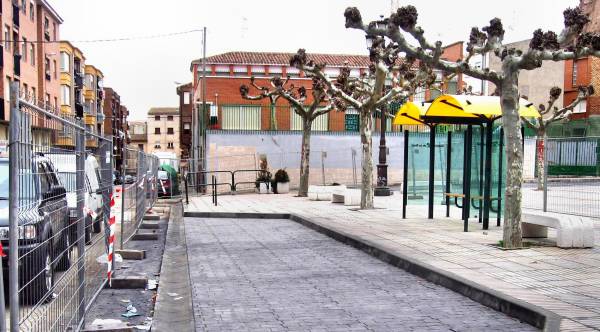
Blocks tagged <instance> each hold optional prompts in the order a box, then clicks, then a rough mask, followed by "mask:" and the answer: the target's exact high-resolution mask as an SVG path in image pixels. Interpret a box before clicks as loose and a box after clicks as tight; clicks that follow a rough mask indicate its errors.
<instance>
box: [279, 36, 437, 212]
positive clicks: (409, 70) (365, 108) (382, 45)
mask: <svg viewBox="0 0 600 332" xmlns="http://www.w3.org/2000/svg"><path fill="white" fill-rule="evenodd" d="M369 51H370V54H369V58H370V61H371V64H370V65H369V70H368V71H366V72H365V73H363V74H362V75H360V76H359V77H354V76H351V75H350V73H351V70H350V68H349V67H348V66H347V65H346V66H344V67H343V68H341V70H340V74H339V75H338V76H337V78H335V79H332V78H330V77H329V76H328V75H327V74H326V73H325V70H324V69H325V66H326V64H324V63H321V64H318V63H314V61H310V60H309V59H308V58H307V56H306V53H305V50H304V49H300V50H298V52H297V53H296V55H294V56H293V57H292V58H291V60H290V65H291V66H294V67H296V68H298V69H300V70H302V71H304V72H305V73H306V75H308V76H310V77H314V78H317V79H319V80H320V81H321V82H322V83H323V84H324V85H325V88H326V91H327V94H328V95H329V96H330V98H331V101H332V103H333V104H334V106H335V108H336V109H337V110H339V111H345V110H347V109H349V108H352V109H355V110H357V111H358V113H359V128H360V138H361V147H362V172H361V173H362V174H361V198H360V208H361V209H372V208H373V207H374V206H373V156H372V151H373V142H372V126H373V116H374V115H375V113H376V112H378V111H380V110H381V109H382V108H383V106H385V105H386V104H388V103H389V102H391V101H394V100H405V99H407V98H408V97H409V96H410V95H412V94H414V92H415V90H416V89H417V88H418V87H422V86H426V85H428V84H433V83H434V82H435V75H434V73H433V71H432V70H431V69H430V68H428V67H427V66H425V64H424V63H420V65H418V66H415V63H414V61H412V60H411V59H405V60H407V61H399V60H398V53H399V49H398V47H397V45H395V43H388V42H386V41H385V40H384V39H383V38H374V39H372V46H371V47H370V49H369ZM415 67H417V70H415ZM386 80H387V81H388V82H391V85H390V84H388V85H387V86H386Z"/></svg>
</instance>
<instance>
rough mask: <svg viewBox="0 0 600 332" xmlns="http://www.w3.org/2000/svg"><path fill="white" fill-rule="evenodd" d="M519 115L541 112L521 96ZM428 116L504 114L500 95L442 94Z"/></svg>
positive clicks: (434, 102) (529, 115) (486, 115)
mask: <svg viewBox="0 0 600 332" xmlns="http://www.w3.org/2000/svg"><path fill="white" fill-rule="evenodd" d="M519 115H520V116H522V117H533V118H535V117H539V116H540V113H539V112H538V110H537V109H536V108H535V106H533V104H532V103H530V102H529V101H527V100H525V99H522V98H521V99H520V100H519ZM426 116H441V117H478V116H484V117H487V118H495V117H499V116H502V107H501V105H500V97H496V96H468V95H442V96H439V97H438V98H436V99H435V100H434V101H433V103H432V104H431V107H429V110H427V113H426Z"/></svg>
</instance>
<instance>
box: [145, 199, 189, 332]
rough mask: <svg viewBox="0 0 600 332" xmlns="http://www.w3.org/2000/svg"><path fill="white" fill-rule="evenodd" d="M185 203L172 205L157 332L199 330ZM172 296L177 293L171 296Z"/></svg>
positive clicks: (158, 299)
mask: <svg viewBox="0 0 600 332" xmlns="http://www.w3.org/2000/svg"><path fill="white" fill-rule="evenodd" d="M182 209H183V207H182V205H181V204H173V205H171V212H170V216H169V225H168V228H167V234H166V239H165V251H164V253H163V259H162V264H161V268H160V276H161V278H160V281H159V284H158V292H157V296H156V304H155V306H154V320H153V322H152V330H153V331H177V332H180V331H181V332H186V331H195V322H194V319H195V317H194V311H193V307H192V288H191V283H190V274H189V264H188V256H187V244H186V240H185V224H184V222H183V217H179V215H180V214H181V210H182ZM169 293H171V294H173V293H177V296H171V295H169Z"/></svg>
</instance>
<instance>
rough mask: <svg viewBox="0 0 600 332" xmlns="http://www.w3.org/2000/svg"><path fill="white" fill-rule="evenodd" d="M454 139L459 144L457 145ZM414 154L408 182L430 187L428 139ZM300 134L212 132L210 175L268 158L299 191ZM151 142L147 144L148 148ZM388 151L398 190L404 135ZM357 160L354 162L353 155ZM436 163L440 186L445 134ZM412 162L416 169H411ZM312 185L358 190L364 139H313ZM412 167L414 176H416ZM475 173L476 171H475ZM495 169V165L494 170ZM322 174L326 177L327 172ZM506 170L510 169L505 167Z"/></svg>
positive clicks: (529, 166) (416, 143)
mask: <svg viewBox="0 0 600 332" xmlns="http://www.w3.org/2000/svg"><path fill="white" fill-rule="evenodd" d="M373 136H374V138H373V160H374V163H375V165H376V164H377V161H378V156H379V149H378V146H379V133H375V134H374V135H373ZM455 139H456V141H455ZM455 139H453V144H454V145H453V155H454V157H453V162H452V164H453V166H452V167H453V168H455V171H454V172H453V177H454V176H459V177H460V176H461V175H456V174H455V173H456V172H461V171H460V168H462V155H463V152H462V150H463V147H462V143H461V142H462V141H461V137H460V134H455ZM409 140H410V142H409V144H410V146H411V149H412V150H411V154H410V156H409V158H411V159H409V168H410V169H411V171H410V175H409V176H410V178H411V179H412V177H413V176H414V177H415V179H416V181H426V180H427V178H428V172H429V168H428V167H429V161H428V160H429V154H428V153H429V152H428V151H429V148H428V146H429V133H411V136H410V138H409ZM300 142H301V134H300V133H297V132H284V131H281V132H251V131H250V132H241V131H240V132H223V131H209V132H208V139H207V147H208V151H207V152H208V160H207V165H208V170H221V171H222V170H229V171H233V170H240V169H257V168H258V160H259V155H261V154H266V155H267V160H268V165H269V170H270V171H272V172H274V171H276V170H277V169H279V168H285V169H286V170H287V172H288V173H289V175H290V180H291V184H292V187H297V186H298V181H299V173H300V170H299V165H300ZM151 143H152V142H151V141H149V144H151ZM386 145H387V147H388V149H389V155H388V156H387V164H388V182H389V184H390V185H397V184H400V183H401V182H402V176H403V171H402V168H403V148H404V137H403V134H401V133H391V134H390V133H388V135H387V144H386ZM353 150H354V151H355V153H356V154H355V159H354V161H353V152H352V151H353ZM525 156H526V157H525V160H524V162H525V165H524V167H523V173H524V177H525V178H526V179H531V178H533V176H534V156H535V139H529V138H528V139H527V140H526V142H525ZM435 157H436V163H435V176H434V177H435V179H436V181H442V180H443V179H444V177H445V175H444V174H443V173H445V164H446V162H445V158H446V134H444V133H438V134H437V137H436V153H435ZM413 158H414V163H413ZM310 167H311V172H310V183H311V184H322V183H323V174H324V178H325V183H334V182H337V183H342V184H354V183H355V181H354V173H355V172H356V181H357V183H360V174H361V149H360V136H359V135H357V134H353V133H313V135H312V139H311V157H310ZM413 167H414V169H415V172H412V168H413ZM474 167H475V166H474ZM495 167H496V166H495V165H494V168H495ZM374 168H375V169H374V172H373V177H374V179H376V176H377V170H376V167H374ZM323 169H324V171H323ZM504 169H506V167H504ZM227 176H229V175H224V174H221V175H219V180H220V182H229V181H230V179H229V178H227ZM240 179H243V180H244V181H249V182H252V181H254V179H255V174H254V173H253V172H242V173H241V174H239V176H238V175H236V180H237V181H240Z"/></svg>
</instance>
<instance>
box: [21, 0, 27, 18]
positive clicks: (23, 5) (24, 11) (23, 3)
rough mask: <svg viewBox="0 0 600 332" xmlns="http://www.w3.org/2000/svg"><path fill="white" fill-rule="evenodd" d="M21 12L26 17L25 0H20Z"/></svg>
mask: <svg viewBox="0 0 600 332" xmlns="http://www.w3.org/2000/svg"><path fill="white" fill-rule="evenodd" d="M21 10H22V11H23V14H25V15H27V0H21Z"/></svg>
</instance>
